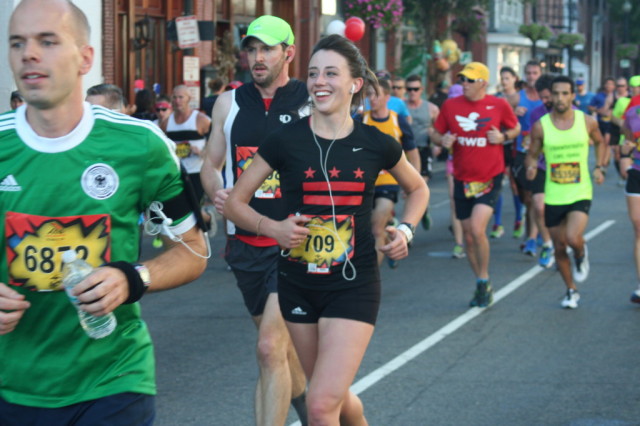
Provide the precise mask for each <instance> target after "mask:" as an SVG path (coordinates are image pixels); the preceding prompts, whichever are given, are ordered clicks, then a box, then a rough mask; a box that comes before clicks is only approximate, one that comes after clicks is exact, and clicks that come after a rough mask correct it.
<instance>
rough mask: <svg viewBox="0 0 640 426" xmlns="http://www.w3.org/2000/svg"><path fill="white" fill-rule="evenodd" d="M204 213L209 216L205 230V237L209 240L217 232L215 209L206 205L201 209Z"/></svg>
mask: <svg viewBox="0 0 640 426" xmlns="http://www.w3.org/2000/svg"><path fill="white" fill-rule="evenodd" d="M202 210H204V212H205V213H206V214H207V215H209V222H208V223H207V225H209V229H208V230H207V235H208V236H209V238H213V237H214V236H215V235H216V232H218V221H217V220H216V219H217V218H216V208H215V207H214V206H210V205H206V206H204V207H203V208H202Z"/></svg>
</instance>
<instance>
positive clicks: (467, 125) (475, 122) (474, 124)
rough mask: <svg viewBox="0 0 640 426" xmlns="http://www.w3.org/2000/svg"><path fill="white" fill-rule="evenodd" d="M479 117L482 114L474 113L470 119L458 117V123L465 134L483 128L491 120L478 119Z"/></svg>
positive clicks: (470, 115)
mask: <svg viewBox="0 0 640 426" xmlns="http://www.w3.org/2000/svg"><path fill="white" fill-rule="evenodd" d="M478 117H480V114H478V113H477V112H472V113H470V114H469V117H463V116H462V115H456V121H457V122H458V125H459V126H460V128H462V130H464V131H465V132H471V131H474V130H478V129H481V128H483V127H484V126H485V124H484V123H485V122H487V121H490V120H491V118H481V119H478Z"/></svg>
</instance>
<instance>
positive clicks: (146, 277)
mask: <svg viewBox="0 0 640 426" xmlns="http://www.w3.org/2000/svg"><path fill="white" fill-rule="evenodd" d="M133 267H134V268H135V270H136V271H137V272H138V275H140V279H142V283H143V284H144V290H145V291H147V289H148V288H149V286H150V285H151V274H150V273H149V268H147V267H146V266H144V265H143V264H141V263H134V264H133Z"/></svg>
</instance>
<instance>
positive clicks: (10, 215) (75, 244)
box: [5, 212, 111, 291]
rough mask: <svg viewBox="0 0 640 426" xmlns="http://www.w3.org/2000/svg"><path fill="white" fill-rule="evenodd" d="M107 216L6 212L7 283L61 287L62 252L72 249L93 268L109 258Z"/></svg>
mask: <svg viewBox="0 0 640 426" xmlns="http://www.w3.org/2000/svg"><path fill="white" fill-rule="evenodd" d="M110 234H111V220H110V217H109V215H107V214H100V215H83V216H65V217H47V216H36V215H30V214H25V213H16V212H7V215H6V220H5V236H6V241H7V247H6V254H7V264H8V266H9V284H10V285H14V286H19V287H23V288H27V289H29V290H32V291H57V290H62V253H64V252H65V251H67V250H72V249H73V250H75V251H76V252H77V253H78V256H79V257H82V258H83V259H85V260H86V261H87V262H88V263H89V264H91V265H92V266H93V267H98V266H100V265H102V264H104V263H107V262H109V260H110V258H111V244H110Z"/></svg>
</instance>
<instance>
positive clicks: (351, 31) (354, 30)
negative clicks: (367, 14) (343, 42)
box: [344, 16, 366, 41]
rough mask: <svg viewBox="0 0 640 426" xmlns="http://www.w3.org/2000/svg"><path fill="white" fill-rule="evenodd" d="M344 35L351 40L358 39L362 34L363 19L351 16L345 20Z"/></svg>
mask: <svg viewBox="0 0 640 426" xmlns="http://www.w3.org/2000/svg"><path fill="white" fill-rule="evenodd" d="M344 24H345V28H344V36H345V37H346V38H348V39H349V40H351V41H358V40H360V39H361V38H362V37H363V36H364V30H365V28H366V26H365V24H364V21H363V20H362V19H360V18H358V17H356V16H353V17H351V18H349V19H347V20H346V21H345V23H344Z"/></svg>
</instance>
